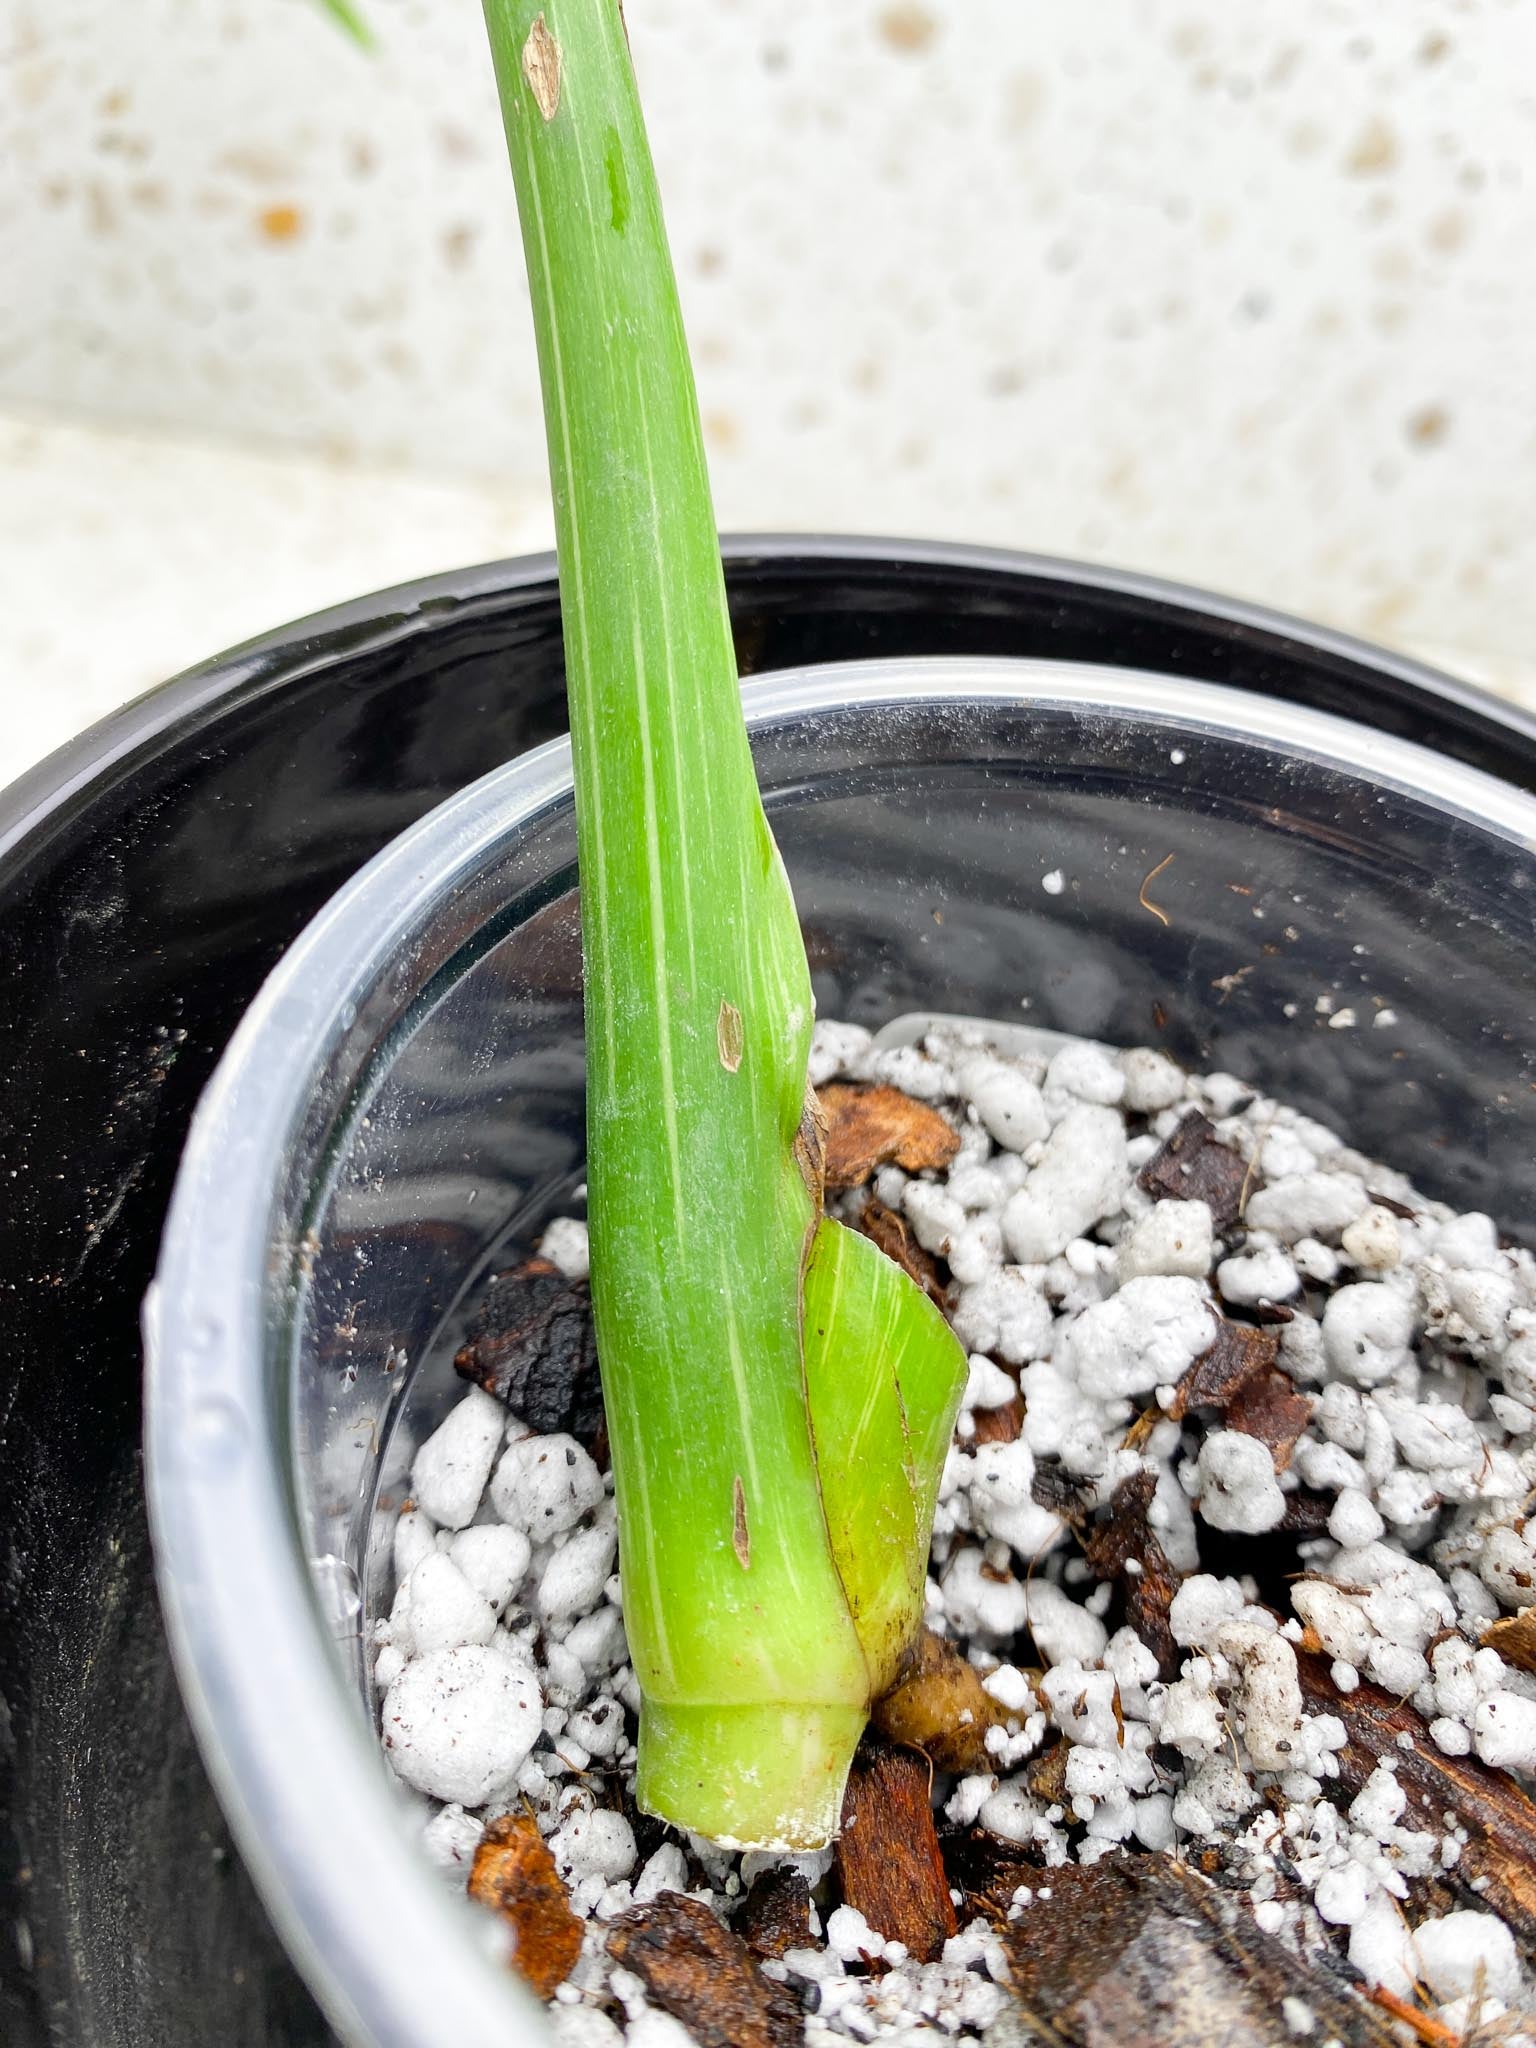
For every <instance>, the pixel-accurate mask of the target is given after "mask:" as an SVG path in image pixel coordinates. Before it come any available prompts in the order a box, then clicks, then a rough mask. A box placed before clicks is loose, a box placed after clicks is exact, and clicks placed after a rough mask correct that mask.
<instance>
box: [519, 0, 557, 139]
mask: <svg viewBox="0 0 1536 2048" xmlns="http://www.w3.org/2000/svg"><path fill="white" fill-rule="evenodd" d="M523 76H524V78H525V79H526V80H527V81H528V90H529V91H530V92H531V93H532V94H533V98H534V104H535V105H536V106H537V108H538V110H539V112H540V113H541V114H542V115H543V116H544V118H545V120H546V121H553V119H554V118H555V115H556V114H557V112H558V111H559V108H560V45H559V44H558V43H557V42H556V41H555V39H554V37H553V36H552V35H551V34H550V32H549V29H548V28H547V27H546V25H545V21H544V17H543V15H542V14H536V15H535V16H534V18H533V27H532V28H531V29H529V31H528V40H527V42H526V43H524V45H523Z"/></svg>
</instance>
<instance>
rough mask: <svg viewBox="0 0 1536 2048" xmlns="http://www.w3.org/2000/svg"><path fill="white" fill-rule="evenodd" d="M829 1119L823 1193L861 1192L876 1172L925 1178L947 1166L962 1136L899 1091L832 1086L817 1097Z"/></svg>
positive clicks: (854, 1085) (842, 1084)
mask: <svg viewBox="0 0 1536 2048" xmlns="http://www.w3.org/2000/svg"><path fill="white" fill-rule="evenodd" d="M820 1099H821V1107H822V1110H823V1112H824V1113H825V1116H826V1119H827V1162H826V1176H827V1189H828V1191H829V1192H836V1191H838V1190H841V1189H844V1188H857V1187H862V1186H863V1185H864V1183H865V1182H866V1181H867V1180H869V1179H870V1178H871V1177H872V1176H873V1174H874V1173H875V1171H876V1170H877V1168H879V1167H882V1166H899V1167H900V1168H901V1169H902V1171H903V1172H904V1173H924V1172H927V1171H929V1170H930V1169H938V1168H940V1167H945V1166H948V1165H949V1163H950V1161H951V1160H952V1159H953V1158H954V1156H955V1154H956V1153H957V1152H958V1151H959V1149H960V1134H959V1132H958V1131H956V1130H955V1129H954V1128H953V1127H952V1126H951V1125H950V1124H949V1123H947V1122H946V1121H945V1119H944V1118H943V1117H942V1116H940V1114H939V1112H938V1111H937V1110H936V1109H932V1108H930V1107H929V1105H928V1104H927V1103H926V1102H918V1101H916V1100H915V1099H914V1098H913V1097H912V1096H910V1095H904V1094H903V1093H902V1091H901V1089H899V1088H888V1087H865V1086H863V1085H862V1084H861V1083H859V1082H856V1081H833V1082H831V1083H830V1084H829V1085H828V1086H827V1087H825V1088H823V1089H822V1090H821V1091H820Z"/></svg>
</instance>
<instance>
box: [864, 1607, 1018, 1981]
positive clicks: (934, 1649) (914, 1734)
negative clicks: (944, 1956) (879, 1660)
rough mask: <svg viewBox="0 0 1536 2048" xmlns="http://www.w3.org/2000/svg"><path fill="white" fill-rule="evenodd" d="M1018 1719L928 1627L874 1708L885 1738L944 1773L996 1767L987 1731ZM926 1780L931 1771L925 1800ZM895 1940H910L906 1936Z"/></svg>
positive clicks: (967, 1663) (949, 1643)
mask: <svg viewBox="0 0 1536 2048" xmlns="http://www.w3.org/2000/svg"><path fill="white" fill-rule="evenodd" d="M1017 1719H1018V1716H1017V1715H1010V1714H1009V1712H1008V1710H1007V1708H1006V1707H1004V1706H1003V1704H1002V1703H1001V1701H999V1700H995V1699H993V1697H992V1695H991V1693H989V1692H988V1691H987V1689H986V1687H985V1686H984V1685H983V1684H982V1682H981V1673H980V1672H979V1671H978V1670H977V1669H976V1667H975V1665H974V1664H971V1663H969V1662H968V1661H967V1660H966V1659H965V1658H964V1657H962V1656H961V1654H960V1652H959V1651H958V1650H957V1649H956V1648H955V1646H954V1644H953V1643H951V1642H948V1641H946V1639H945V1638H944V1637H943V1636H939V1635H935V1634H934V1633H933V1631H932V1630H931V1629H924V1630H923V1632H922V1634H921V1635H920V1636H919V1637H918V1639H917V1642H916V1643H915V1644H914V1645H913V1648H912V1650H911V1651H910V1653H909V1654H908V1656H907V1657H906V1658H905V1659H904V1660H903V1663H902V1668H901V1669H900V1671H898V1672H897V1674H896V1683H895V1685H893V1686H892V1687H891V1689H890V1691H889V1692H888V1693H887V1694H886V1695H885V1697H884V1699H882V1700H879V1701H877V1703H876V1705H875V1710H874V1723H875V1726H876V1728H877V1729H878V1730H879V1731H880V1733H881V1734H882V1735H884V1736H886V1737H887V1738H888V1739H889V1740H890V1741H891V1742H894V1743H896V1744H897V1745H898V1746H899V1747H901V1748H903V1749H920V1750H921V1751H922V1752H923V1754H924V1756H926V1757H927V1758H928V1759H929V1760H930V1762H932V1763H934V1764H936V1765H937V1766H938V1768H939V1769H940V1770H941V1771H959V1772H970V1771H990V1770H992V1769H993V1768H995V1767H994V1765H993V1762H992V1759H991V1757H990V1756H989V1755H988V1753H987V1730H988V1729H989V1728H1004V1727H1006V1726H1007V1725H1008V1723H1009V1721H1010V1720H1013V1721H1017ZM926 1782H927V1774H926V1772H925V1773H924V1784H925V1793H924V1796H925V1797H926ZM860 1910H861V1911H862V1908H861V1909H860ZM871 1924H872V1925H875V1926H879V1924H880V1923H879V1922H878V1921H875V1922H872V1923H871ZM881 1932H882V1933H884V1934H886V1938H887V1939H888V1940H889V1939H891V1938H892V1937H891V1935H890V1934H889V1932H888V1930H886V1929H885V1928H881ZM894 1938H895V1939H896V1940H898V1941H905V1940H906V1936H905V1935H904V1934H902V1935H896V1936H895V1937H894Z"/></svg>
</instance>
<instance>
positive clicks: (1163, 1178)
mask: <svg viewBox="0 0 1536 2048" xmlns="http://www.w3.org/2000/svg"><path fill="white" fill-rule="evenodd" d="M1249 1177H1250V1168H1249V1166H1248V1163H1247V1161H1246V1160H1244V1159H1243V1158H1241V1157H1240V1156H1239V1154H1238V1153H1236V1152H1234V1151H1233V1149H1232V1147H1231V1146H1230V1145H1225V1144H1223V1143H1222V1141H1221V1139H1220V1138H1218V1137H1217V1135H1216V1126H1215V1125H1214V1124H1213V1123H1212V1122H1211V1120H1210V1118H1209V1117H1208V1116H1206V1115H1204V1114H1203V1112H1202V1111H1200V1110H1198V1109H1192V1110H1190V1111H1189V1113H1188V1115H1187V1116H1185V1117H1184V1118H1183V1120H1182V1121H1181V1122H1180V1124H1179V1126H1178V1128H1177V1129H1176V1130H1175V1131H1174V1132H1173V1134H1172V1136H1171V1137H1169V1138H1167V1139H1165V1140H1164V1142H1163V1144H1162V1146H1161V1147H1160V1148H1159V1150H1158V1151H1156V1152H1155V1153H1153V1155H1152V1157H1151V1158H1150V1159H1149V1160H1148V1161H1147V1163H1146V1165H1145V1166H1144V1167H1143V1168H1142V1169H1141V1172H1140V1173H1139V1174H1138V1175H1137V1179H1138V1181H1139V1182H1140V1184H1141V1186H1142V1188H1143V1189H1145V1191H1146V1192H1147V1193H1148V1194H1149V1195H1153V1196H1155V1197H1156V1198H1157V1199H1158V1200H1159V1201H1173V1202H1204V1203H1205V1204H1206V1205H1207V1207H1208V1208H1209V1209H1210V1212H1211V1222H1212V1223H1213V1224H1214V1226H1215V1228H1216V1229H1217V1230H1218V1231H1222V1230H1230V1229H1231V1228H1232V1225H1233V1224H1234V1223H1235V1222H1236V1221H1237V1218H1238V1212H1239V1209H1240V1208H1241V1206H1242V1201H1243V1195H1244V1190H1245V1188H1246V1187H1247V1185H1248V1181H1249Z"/></svg>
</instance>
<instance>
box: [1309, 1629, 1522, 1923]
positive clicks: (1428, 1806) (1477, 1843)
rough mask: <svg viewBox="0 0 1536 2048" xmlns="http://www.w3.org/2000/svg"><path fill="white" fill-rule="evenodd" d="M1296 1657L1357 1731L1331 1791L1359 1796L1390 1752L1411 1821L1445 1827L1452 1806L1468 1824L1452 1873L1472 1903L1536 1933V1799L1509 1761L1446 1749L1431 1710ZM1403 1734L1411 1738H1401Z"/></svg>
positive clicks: (1323, 1702)
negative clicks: (1352, 1685) (1433, 1727)
mask: <svg viewBox="0 0 1536 2048" xmlns="http://www.w3.org/2000/svg"><path fill="white" fill-rule="evenodd" d="M1296 1665H1297V1670H1298V1672H1299V1674H1300V1677H1301V1689H1302V1694H1303V1696H1304V1698H1305V1700H1306V1703H1307V1705H1308V1707H1309V1708H1310V1709H1311V1710H1312V1712H1313V1713H1322V1714H1337V1715H1338V1717H1339V1719H1340V1720H1341V1721H1342V1722H1343V1723H1344V1726H1345V1728H1346V1730H1347V1731H1348V1735H1349V1740H1348V1742H1347V1743H1346V1744H1345V1747H1344V1748H1343V1749H1342V1750H1340V1751H1339V1775H1338V1777H1337V1778H1335V1779H1330V1780H1328V1790H1329V1794H1330V1796H1333V1793H1334V1789H1335V1787H1336V1788H1337V1792H1338V1796H1339V1798H1340V1800H1341V1801H1347V1800H1350V1799H1353V1798H1354V1796H1355V1794H1356V1793H1357V1792H1358V1791H1359V1790H1360V1788H1361V1786H1362V1785H1364V1783H1365V1781H1366V1779H1367V1778H1368V1777H1369V1776H1370V1775H1371V1772H1372V1771H1373V1770H1374V1769H1375V1768H1376V1766H1377V1764H1378V1763H1380V1762H1381V1761H1382V1760H1383V1758H1389V1759H1391V1760H1392V1761H1393V1762H1394V1763H1395V1765H1396V1767H1397V1782H1398V1783H1399V1785H1401V1786H1402V1787H1403V1789H1404V1791H1405V1792H1406V1793H1407V1794H1408V1806H1407V1810H1406V1812H1405V1813H1404V1815H1403V1825H1404V1827H1428V1828H1431V1829H1433V1830H1434V1831H1436V1832H1437V1833H1438V1832H1442V1831H1443V1830H1444V1828H1445V1825H1446V1822H1445V1818H1444V1817H1445V1815H1447V1814H1451V1815H1453V1816H1454V1817H1455V1819H1456V1820H1457V1821H1458V1822H1459V1823H1460V1825H1461V1826H1462V1827H1463V1828H1464V1829H1465V1830H1466V1834H1467V1840H1466V1843H1465V1845H1464V1846H1463V1848H1462V1851H1461V1854H1460V1856H1459V1857H1458V1858H1457V1860H1456V1862H1455V1863H1454V1864H1452V1866H1451V1868H1450V1869H1449V1870H1447V1871H1446V1872H1445V1873H1444V1878H1443V1882H1444V1883H1445V1884H1446V1885H1447V1886H1449V1887H1450V1888H1451V1889H1452V1890H1453V1891H1454V1892H1456V1893H1457V1894H1459V1895H1460V1896H1461V1897H1462V1898H1463V1899H1464V1900H1465V1903H1466V1904H1467V1905H1469V1906H1472V1907H1475V1908H1481V1909H1483V1910H1487V1909H1489V1908H1491V1909H1492V1910H1493V1911H1494V1912H1495V1913H1498V1914H1501V1915H1502V1916H1503V1918H1504V1919H1506V1920H1507V1921H1508V1922H1509V1924H1510V1927H1511V1929H1512V1930H1513V1932H1514V1935H1515V1938H1516V1940H1517V1941H1519V1942H1520V1943H1521V1944H1523V1945H1529V1944H1531V1943H1532V1942H1536V1803H1533V1802H1532V1801H1531V1800H1530V1799H1529V1798H1528V1797H1527V1796H1526V1794H1525V1793H1524V1792H1522V1791H1521V1789H1520V1787H1519V1786H1518V1785H1517V1784H1516V1783H1515V1781H1514V1779H1513V1778H1511V1777H1510V1776H1509V1774H1508V1773H1507V1772H1506V1771H1496V1770H1494V1769H1492V1768H1491V1767H1490V1766H1489V1765H1488V1764H1485V1763H1480V1762H1479V1761H1478V1759H1477V1758H1476V1757H1473V1756H1443V1755H1442V1754H1441V1752H1440V1751H1439V1750H1438V1749H1437V1748H1436V1746H1435V1743H1434V1740H1433V1738H1432V1737H1431V1735H1430V1733H1429V1730H1428V1728H1427V1727H1426V1726H1425V1725H1424V1721H1423V1718H1422V1717H1421V1716H1420V1715H1418V1714H1416V1713H1415V1712H1414V1710H1413V1708H1412V1707H1410V1706H1406V1705H1404V1704H1403V1703H1402V1702H1401V1701H1399V1700H1396V1699H1394V1698H1393V1697H1392V1696H1391V1694H1390V1693H1385V1692H1383V1691H1381V1689H1380V1688H1379V1687H1378V1686H1374V1685H1371V1684H1369V1683H1363V1684H1361V1685H1359V1686H1357V1687H1356V1689H1355V1690H1354V1691H1353V1692H1351V1693H1342V1692H1340V1691H1339V1689H1338V1687H1337V1686H1336V1685H1335V1684H1334V1682H1333V1679H1332V1677H1331V1675H1330V1672H1329V1666H1328V1662H1327V1660H1326V1658H1323V1657H1311V1656H1306V1655H1301V1656H1298V1658H1297V1659H1296ZM1403 1735H1406V1736H1408V1737H1409V1738H1410V1739H1411V1741H1412V1745H1413V1746H1412V1748H1404V1747H1403V1746H1402V1745H1401V1744H1400V1742H1399V1739H1398V1738H1399V1737H1400V1736H1403Z"/></svg>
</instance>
